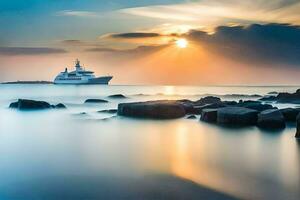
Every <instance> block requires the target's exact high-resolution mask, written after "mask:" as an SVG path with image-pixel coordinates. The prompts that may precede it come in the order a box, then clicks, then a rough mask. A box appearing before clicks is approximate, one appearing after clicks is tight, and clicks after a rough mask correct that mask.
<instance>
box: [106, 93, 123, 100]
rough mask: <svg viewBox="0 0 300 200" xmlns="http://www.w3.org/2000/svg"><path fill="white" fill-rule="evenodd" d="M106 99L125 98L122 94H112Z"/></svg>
mask: <svg viewBox="0 0 300 200" xmlns="http://www.w3.org/2000/svg"><path fill="white" fill-rule="evenodd" d="M108 98H112V99H125V98H127V97H126V96H124V95H123V94H114V95H109V96H108Z"/></svg>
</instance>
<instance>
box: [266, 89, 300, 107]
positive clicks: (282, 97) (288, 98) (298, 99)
mask: <svg viewBox="0 0 300 200" xmlns="http://www.w3.org/2000/svg"><path fill="white" fill-rule="evenodd" d="M260 100H261V101H276V102H278V103H296V104H298V103H300V89H298V90H297V91H296V92H295V93H287V92H283V93H279V94H278V95H277V96H266V97H263V98H261V99H260Z"/></svg>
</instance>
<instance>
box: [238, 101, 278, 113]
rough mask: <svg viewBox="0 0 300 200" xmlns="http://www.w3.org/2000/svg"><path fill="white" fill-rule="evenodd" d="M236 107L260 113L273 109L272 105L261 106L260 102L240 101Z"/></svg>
mask: <svg viewBox="0 0 300 200" xmlns="http://www.w3.org/2000/svg"><path fill="white" fill-rule="evenodd" d="M236 106H240V107H244V108H249V109H253V110H257V111H260V112H261V111H264V110H269V109H273V108H274V107H273V106H272V105H270V104H262V103H261V102H260V101H240V102H239V103H238V104H237V105H236Z"/></svg>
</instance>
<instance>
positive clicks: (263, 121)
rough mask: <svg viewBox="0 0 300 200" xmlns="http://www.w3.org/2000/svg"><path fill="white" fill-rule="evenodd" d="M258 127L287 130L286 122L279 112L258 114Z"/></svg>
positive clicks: (272, 110) (272, 111)
mask: <svg viewBox="0 0 300 200" xmlns="http://www.w3.org/2000/svg"><path fill="white" fill-rule="evenodd" d="M257 126H258V127H260V128H266V129H282V128H285V120H284V117H283V115H282V113H281V112H280V111H279V110H277V109H271V110H265V111H263V112H261V113H259V114H258V119H257Z"/></svg>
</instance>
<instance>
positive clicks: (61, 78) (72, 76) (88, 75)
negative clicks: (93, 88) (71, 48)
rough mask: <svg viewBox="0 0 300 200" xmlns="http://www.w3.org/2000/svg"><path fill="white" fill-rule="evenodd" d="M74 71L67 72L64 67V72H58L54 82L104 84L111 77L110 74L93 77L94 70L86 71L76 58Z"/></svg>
mask: <svg viewBox="0 0 300 200" xmlns="http://www.w3.org/2000/svg"><path fill="white" fill-rule="evenodd" d="M75 68H76V70H75V71H71V72H68V69H67V68H66V69H65V71H64V72H61V73H59V74H58V75H57V76H56V78H55V80H54V83H55V84H105V85H107V84H108V83H109V81H110V80H111V79H112V78H113V77H112V76H100V77H95V75H94V72H92V71H86V70H85V69H84V68H83V67H82V66H81V65H80V61H79V60H78V59H77V60H76V62H75Z"/></svg>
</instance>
